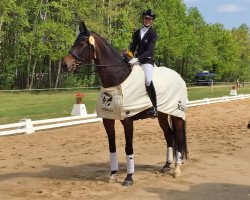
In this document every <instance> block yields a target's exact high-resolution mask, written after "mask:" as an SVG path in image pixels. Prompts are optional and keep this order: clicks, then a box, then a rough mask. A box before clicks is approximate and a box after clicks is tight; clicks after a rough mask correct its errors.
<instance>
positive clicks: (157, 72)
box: [96, 65, 187, 120]
mask: <svg viewBox="0 0 250 200" xmlns="http://www.w3.org/2000/svg"><path fill="white" fill-rule="evenodd" d="M153 82H154V86H155V90H156V95H157V107H158V111H160V112H163V113H166V114H170V115H173V116H176V117H180V118H182V119H183V120H185V117H186V115H185V108H186V101H187V89H186V83H185V82H184V81H183V79H182V78H181V77H180V75H179V74H178V73H176V72H175V71H173V70H171V69H169V68H166V67H154V72H153ZM151 106H152V103H151V101H150V99H149V96H148V94H147V91H146V87H145V77H144V72H143V70H142V68H141V67H140V66H139V65H135V66H134V67H133V70H132V72H131V74H130V75H129V77H128V78H127V79H126V80H125V81H124V82H123V83H122V84H121V85H119V86H115V87H110V88H101V91H100V94H99V97H98V100H97V107H96V110H97V115H98V116H99V117H102V118H107V119H119V120H121V119H124V118H127V117H131V116H134V115H136V114H138V113H139V112H141V111H143V110H145V109H147V108H150V107H151Z"/></svg>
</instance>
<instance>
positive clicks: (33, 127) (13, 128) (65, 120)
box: [0, 94, 250, 136]
mask: <svg viewBox="0 0 250 200" xmlns="http://www.w3.org/2000/svg"><path fill="white" fill-rule="evenodd" d="M246 98H250V94H245V95H244V94H241V95H237V96H224V97H219V98H204V99H201V100H195V101H187V106H186V107H193V106H201V105H207V104H212V103H220V102H227V101H232V100H239V99H246ZM101 121H102V119H101V118H99V117H97V115H96V114H95V113H94V114H87V115H84V116H82V115H79V116H70V117H62V118H54V119H45V120H36V121H32V120H31V119H21V120H20V121H19V123H13V124H6V125H0V136H4V135H13V134H21V133H26V134H31V133H34V132H35V131H39V130H45V129H51V128H59V127H65V126H72V125H79V124H86V123H94V122H101Z"/></svg>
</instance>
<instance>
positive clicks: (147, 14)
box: [142, 9, 155, 19]
mask: <svg viewBox="0 0 250 200" xmlns="http://www.w3.org/2000/svg"><path fill="white" fill-rule="evenodd" d="M142 17H148V18H151V19H155V13H154V12H153V11H152V10H151V9H148V10H146V11H144V12H143V13H142Z"/></svg>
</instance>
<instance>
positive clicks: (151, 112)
mask: <svg viewBox="0 0 250 200" xmlns="http://www.w3.org/2000/svg"><path fill="white" fill-rule="evenodd" d="M146 90H147V92H148V96H149V98H150V100H151V102H152V104H153V107H152V108H151V109H150V110H149V111H148V115H150V116H152V117H157V115H158V113H157V100H156V93H155V87H154V84H153V81H151V83H150V85H149V86H146Z"/></svg>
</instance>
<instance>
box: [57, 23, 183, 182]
mask: <svg viewBox="0 0 250 200" xmlns="http://www.w3.org/2000/svg"><path fill="white" fill-rule="evenodd" d="M79 30H80V34H79V35H78V37H77V39H76V41H75V43H74V45H73V47H72V48H71V50H70V51H69V54H68V55H67V56H66V57H65V58H64V62H63V66H62V67H63V69H64V71H67V72H69V71H73V70H75V69H76V67H77V66H79V65H78V64H79V63H82V64H85V65H88V64H89V65H91V63H92V62H94V63H95V65H96V67H97V73H98V75H99V78H100V81H101V84H102V87H103V88H110V87H114V86H118V85H120V84H121V83H123V82H124V81H125V80H126V79H127V78H128V77H129V75H130V74H131V72H132V69H131V67H130V66H129V65H128V64H127V63H125V62H124V61H123V59H122V57H121V56H120V54H119V53H118V52H117V51H116V50H115V49H114V48H112V47H111V45H110V44H109V43H108V42H107V41H106V40H105V39H104V38H102V37H101V36H100V35H98V34H97V33H95V32H90V31H89V30H88V29H87V28H86V26H85V24H84V23H83V22H82V23H81V24H80V27H79ZM162 68H164V69H163V71H164V70H165V69H166V68H165V67H162ZM174 73H176V72H174ZM176 74H177V73H176ZM174 76H175V74H174ZM176 77H177V79H178V80H180V81H182V82H184V81H183V80H182V79H181V77H180V76H179V75H178V76H177V75H176ZM180 81H179V82H180ZM182 82H181V83H182ZM169 84H170V85H178V83H176V82H173V83H169ZM179 85H180V86H179V88H180V89H182V91H185V92H186V85H185V86H182V85H181V84H179ZM140 87H145V85H141V86H140ZM167 92H168V91H164V92H163V93H166V94H167ZM104 95H105V100H106V99H108V100H110V97H109V96H107V95H106V94H105V93H104ZM157 95H158V94H157ZM185 100H186V99H185ZM179 102H180V101H179ZM176 103H177V104H178V102H176ZM177 104H176V105H177ZM182 108H183V107H182ZM176 109H180V107H179V104H178V108H177V106H176ZM184 109H185V105H184V108H183V110H184ZM183 110H182V111H183ZM146 113H147V110H144V111H142V112H140V113H138V114H136V115H134V116H130V117H127V118H124V119H122V120H120V121H121V123H122V125H123V127H124V132H125V140H126V145H125V152H126V155H127V176H126V178H125V180H124V183H123V185H124V186H130V185H132V184H133V179H132V175H133V173H134V152H133V121H135V120H137V119H143V118H147V116H146ZM115 120H116V119H110V118H105V117H104V118H103V124H104V127H105V130H106V132H107V135H108V142H109V150H110V164H111V174H110V177H109V181H110V182H116V180H117V172H118V161H117V155H116V141H115V139H116V137H115V126H114V125H115ZM158 121H159V124H160V127H161V129H162V130H163V133H164V137H165V140H166V143H167V148H166V154H167V155H166V163H165V165H164V166H163V169H162V172H169V171H170V170H171V167H170V165H171V164H172V163H173V159H174V156H175V160H176V162H175V169H174V177H179V176H180V175H181V171H180V166H181V164H182V161H183V159H187V143H186V131H185V120H184V119H183V118H181V117H178V116H173V115H170V114H169V113H164V112H161V110H160V109H159V112H158ZM169 121H171V125H170V124H169Z"/></svg>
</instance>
